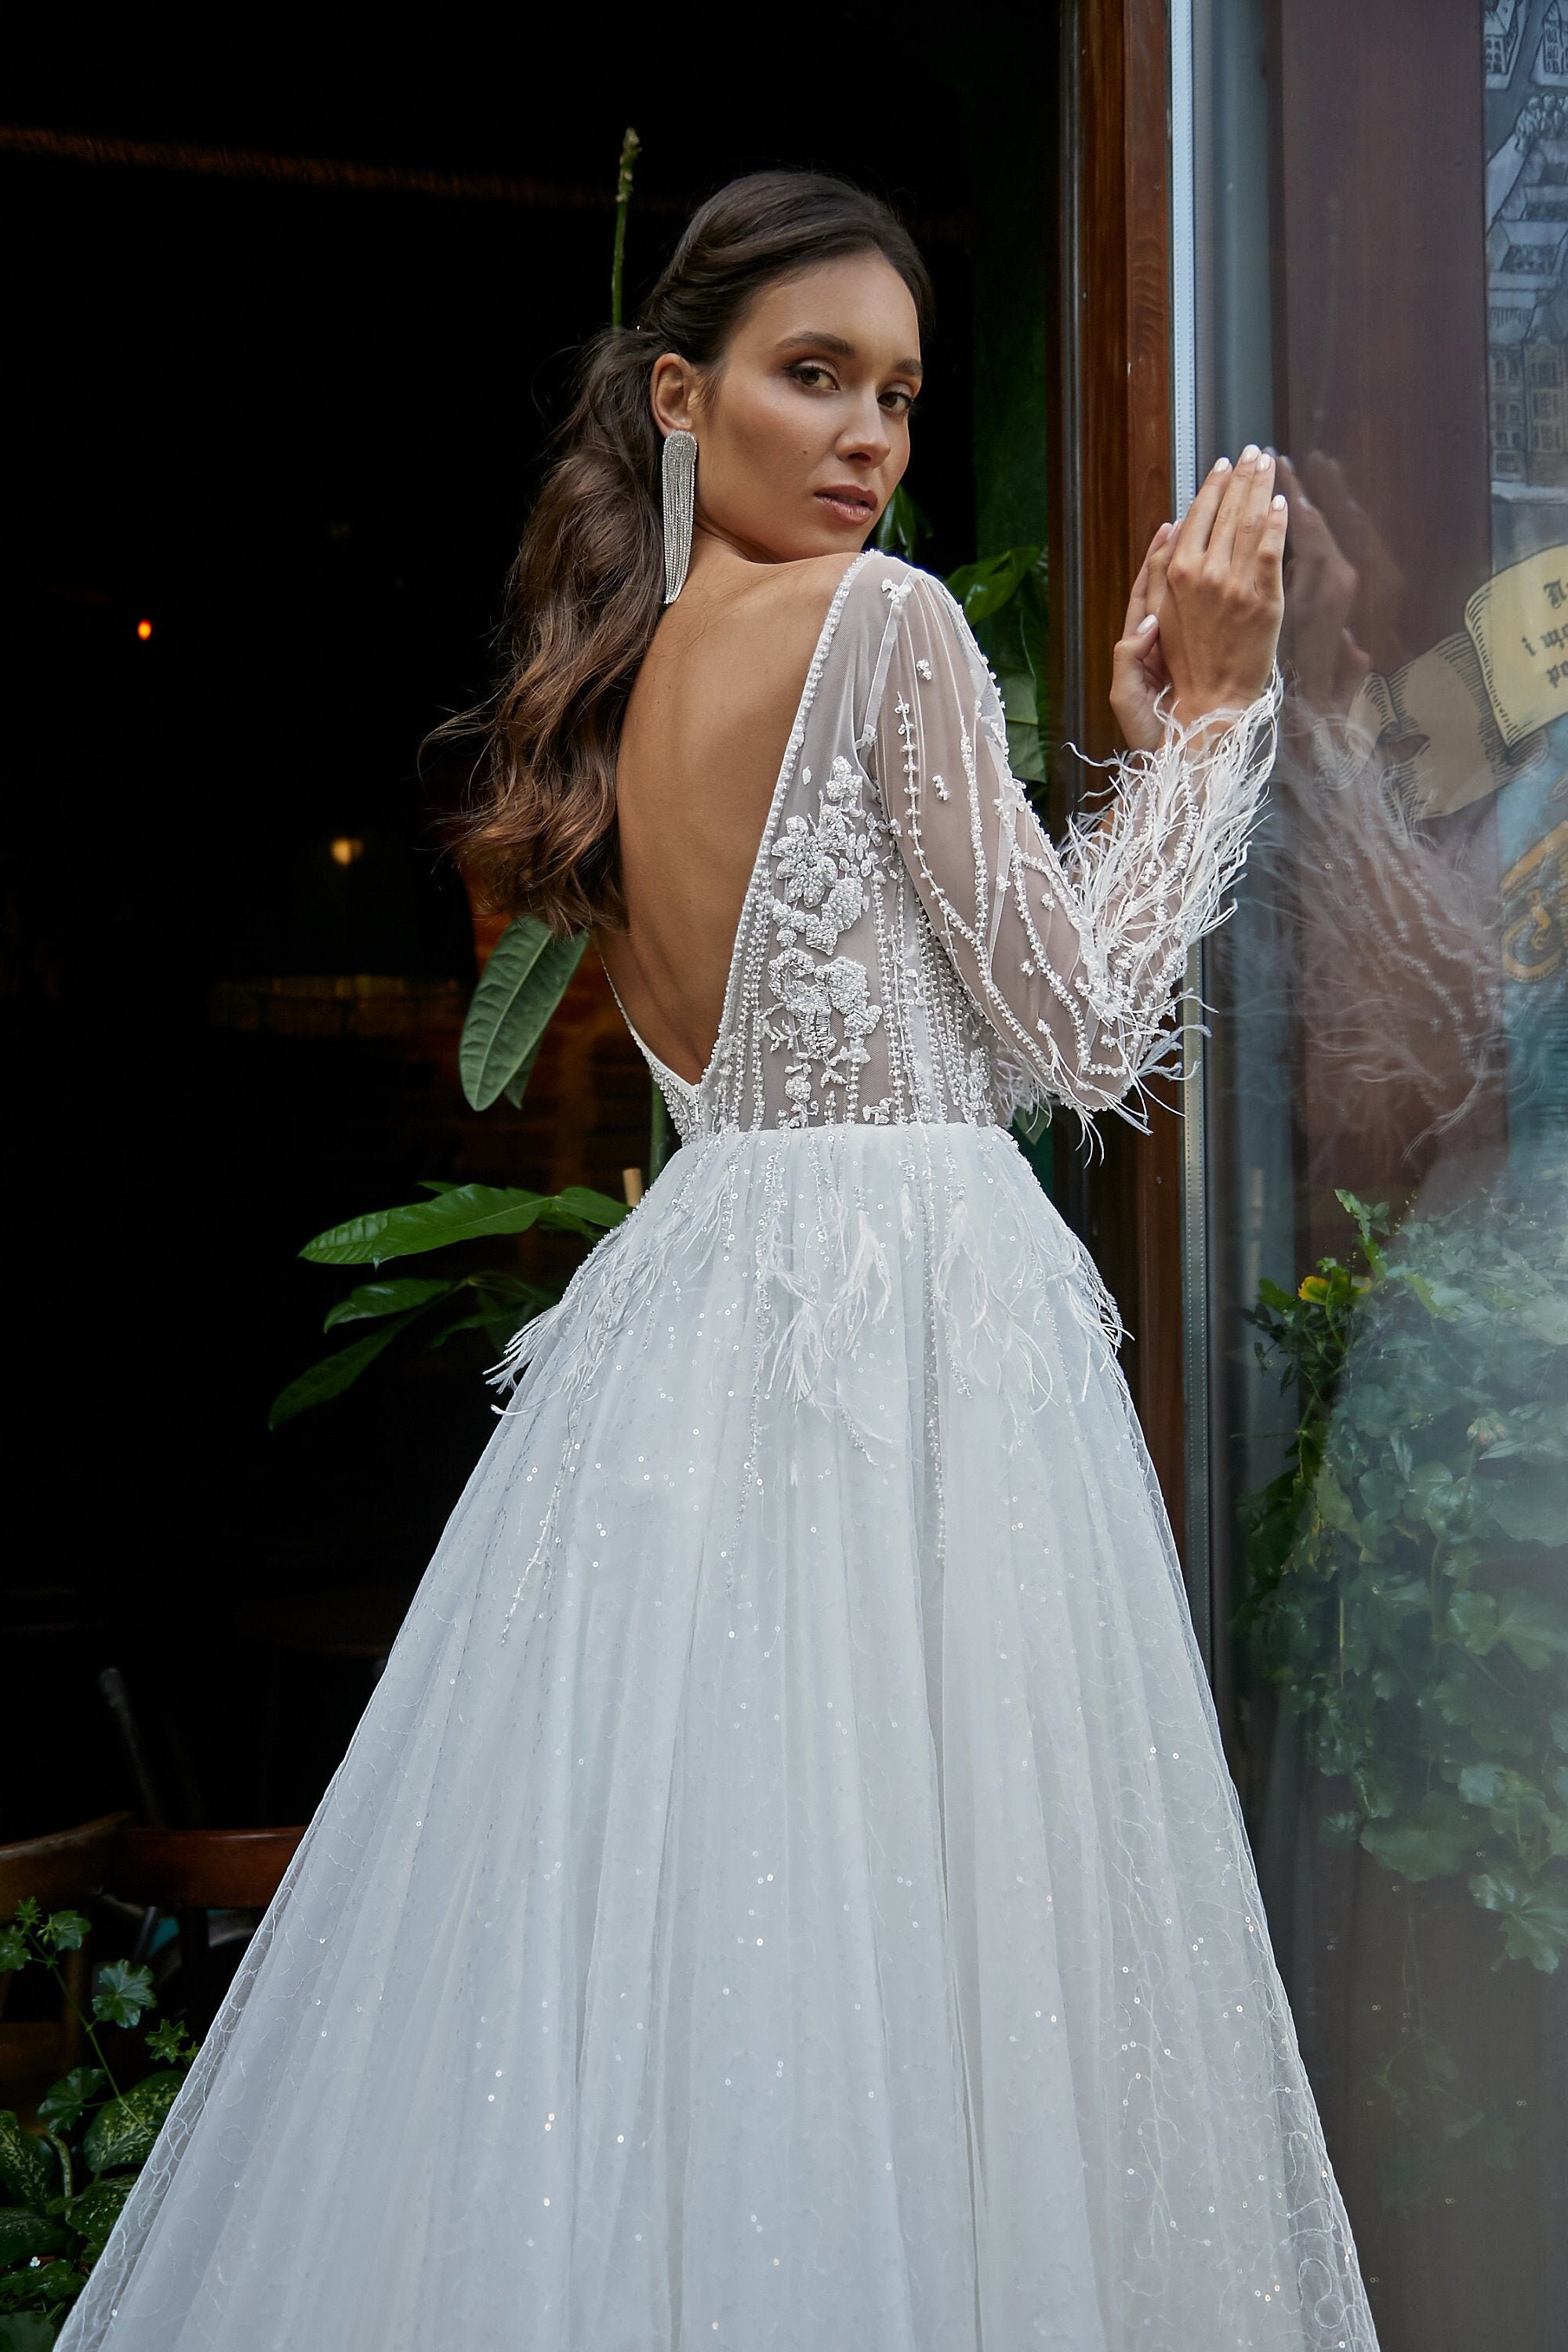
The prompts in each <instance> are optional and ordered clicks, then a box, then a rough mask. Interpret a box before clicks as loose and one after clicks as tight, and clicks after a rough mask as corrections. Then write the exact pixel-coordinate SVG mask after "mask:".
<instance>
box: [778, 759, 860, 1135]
mask: <svg viewBox="0 0 1568 2352" xmlns="http://www.w3.org/2000/svg"><path fill="white" fill-rule="evenodd" d="M865 781H866V780H865V777H864V776H863V775H862V774H861V772H860V771H859V770H858V768H856V767H855V766H854V765H853V763H852V762H851V761H849V760H847V759H846V758H845V756H844V755H843V753H842V752H840V753H839V754H838V755H837V757H836V758H835V760H834V761H833V764H832V767H831V768H830V769H829V771H828V774H827V782H826V784H825V785H824V786H823V787H822V789H821V791H820V792H819V793H818V794H817V814H816V816H815V817H807V816H801V815H795V816H792V817H790V818H789V819H788V821H787V822H786V824H784V828H783V831H782V832H781V834H780V835H779V838H778V840H777V841H776V842H775V843H774V844H773V851H772V856H773V863H774V865H775V866H776V867H777V875H776V877H775V882H776V887H775V889H774V892H773V901H772V914H773V937H774V943H775V945H776V948H777V950H778V952H777V953H776V954H774V955H773V957H772V958H771V959H770V961H769V963H768V968H767V970H768V983H769V986H770V987H771V988H772V990H773V1003H772V1004H770V1005H768V1006H767V1007H765V1008H764V1010H763V1034H764V1036H765V1037H766V1039H767V1041H768V1043H769V1045H771V1046H775V1047H776V1046H781V1045H782V1046H783V1047H784V1049H785V1050H786V1052H787V1054H788V1055H789V1060H788V1062H787V1064H786V1076H785V1081H784V1093H785V1095H786V1096H787V1097H788V1098H789V1102H790V1105H791V1112H790V1124H791V1125H793V1126H795V1127H804V1126H805V1125H806V1124H807V1123H808V1122H809V1120H810V1118H811V1117H812V1114H813V1112H814V1111H816V1110H818V1109H820V1112H821V1115H822V1116H823V1117H824V1118H845V1117H847V1118H854V1117H855V1115H856V1103H857V1097H858V1087H859V1071H860V1067H861V1066H862V1065H863V1064H864V1063H865V1062H867V1061H868V1060H869V1058H870V1056H869V1055H868V1053H867V1050H866V1043H865V1041H866V1039H867V1038H868V1036H869V1035H870V1034H871V1033H872V1031H873V1030H874V1029H875V1028H876V1026H877V1024H878V1023H879V1021H880V1019H881V1017H882V1008H881V1006H880V1005H879V1004H873V1003H872V1002H871V994H870V980H869V976H868V971H867V969H866V966H865V965H864V964H863V963H861V962H859V961H857V960H856V959H855V958H854V957H851V956H841V955H837V954H835V953H834V950H835V949H836V948H837V945H838V941H839V940H840V938H841V937H842V936H843V934H844V933H845V932H846V931H847V930H848V929H850V927H851V926H852V925H853V924H855V923H857V922H858V921H859V919H860V917H861V916H862V915H863V914H864V913H865V912H866V911H867V909H868V907H869V906H870V904H871V887H868V886H880V885H881V884H882V883H884V882H885V881H886V879H887V877H888V875H889V872H890V870H891V863H892V841H891V835H890V834H889V828H888V825H887V823H886V821H885V820H884V819H883V818H882V817H881V816H880V815H879V814H876V813H874V812H873V811H871V810H869V809H868V807H867V805H866V802H865V798H864V785H865ZM801 782H802V783H803V784H806V785H809V784H810V782H811V771H810V770H809V769H805V770H803V771H802V774H801ZM819 1093H820V1095H821V1096H822V1097H824V1099H823V1100H822V1101H821V1103H820V1104H819V1103H818V1095H819ZM840 1095H842V1097H843V1100H842V1104H841V1103H840V1101H839V1099H838V1097H839V1096H840Z"/></svg>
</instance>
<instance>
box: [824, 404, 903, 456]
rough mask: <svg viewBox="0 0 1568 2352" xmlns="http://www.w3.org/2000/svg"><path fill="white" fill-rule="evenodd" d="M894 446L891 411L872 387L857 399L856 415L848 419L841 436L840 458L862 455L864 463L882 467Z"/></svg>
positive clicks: (839, 444) (839, 437) (838, 452)
mask: <svg viewBox="0 0 1568 2352" xmlns="http://www.w3.org/2000/svg"><path fill="white" fill-rule="evenodd" d="M892 446H893V444H892V438H891V436H890V435H889V431H888V418H887V412H886V411H885V409H884V408H883V406H882V404H881V402H880V401H879V399H878V398H877V395H876V394H875V392H874V391H871V390H869V389H868V391H867V392H866V393H865V394H864V395H863V397H862V398H861V399H859V400H858V401H857V402H856V404H855V409H854V414H853V415H851V416H850V417H849V418H848V419H847V422H846V424H845V426H844V430H843V431H842V432H841V433H840V435H839V436H838V449H837V454H838V456H839V457H858V458H860V459H861V460H862V462H864V463H867V464H869V465H873V466H879V465H881V464H882V462H883V460H884V459H885V458H886V457H887V456H888V454H889V451H890V450H891V448H892Z"/></svg>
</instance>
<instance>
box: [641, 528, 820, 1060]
mask: <svg viewBox="0 0 1568 2352" xmlns="http://www.w3.org/2000/svg"><path fill="white" fill-rule="evenodd" d="M846 570H847V563H846V561H845V559H844V557H843V556H841V555H827V556H812V557H809V558H807V559H805V561H803V562H794V563H768V564H759V563H749V562H745V561H744V560H743V559H742V557H740V556H737V555H734V554H732V553H731V551H729V550H728V549H724V550H721V551H715V553H714V555H713V556H712V558H711V559H710V562H708V563H706V564H704V565H703V567H702V569H701V571H700V572H699V573H695V574H694V575H693V576H692V578H691V579H690V580H689V582H688V583H687V585H686V587H685V588H684V589H683V590H682V591H681V593H680V596H679V599H678V600H677V602H676V603H675V604H671V605H670V606H669V607H668V610H667V611H666V612H665V614H664V615H663V617H662V618H661V620H660V622H659V625H658V629H657V631H656V632H655V635H654V640H653V643H652V645H651V646H649V648H648V651H647V655H646V656H644V659H643V665H642V667H641V669H640V670H639V671H638V673H637V682H636V684H635V686H634V687H633V688H632V694H631V699H630V702H629V703H628V705H627V708H626V723H625V725H624V727H623V729H622V730H621V743H620V751H619V757H618V760H617V763H616V812H617V816H618V821H619V830H620V862H621V887H622V890H623V893H624V895H625V900H626V929H625V930H610V929H600V930H598V931H597V932H595V940H594V943H595V947H596V948H597V949H598V951H599V954H600V957H601V958H602V960H603V962H604V965H605V971H607V972H608V973H609V975H610V979H611V982H612V983H613V985H614V987H615V989H616V993H617V995H618V996H619V997H620V1000H621V1002H622V1003H623V1004H624V1005H625V1007H626V1014H627V1017H628V1019H629V1020H630V1021H631V1023H632V1024H633V1026H634V1027H635V1028H636V1029H637V1032H638V1033H639V1034H640V1035H641V1036H642V1037H644V1038H645V1039H646V1040H647V1044H648V1045H650V1046H651V1047H652V1049H653V1051H654V1052H655V1053H656V1054H657V1055H658V1057H659V1059H660V1060H661V1061H662V1062H666V1063H668V1066H669V1067H670V1068H671V1069H672V1070H673V1071H675V1073H676V1074H677V1076H680V1077H684V1078H688V1079H689V1080H691V1081H692V1082H693V1083H695V1082H696V1080H697V1079H698V1078H699V1077H700V1076H701V1075H702V1071H703V1069H704V1067H705V1066H706V1065H707V1062H708V1059H709V1056H710V1054H711V1052H712V1049H713V1044H714V1040H715V1038H716V1037H717V1035H718V1033H719V1024H720V1019H721V1014H722V1012H723V1006H724V988H725V982H726V981H727V979H728V977H729V970H730V959H731V950H732V948H733V945H734V940H735V933H736V929H737V927H738V925H739V923H740V919H741V908H742V903H743V901H744V899H745V896H746V886H747V884H748V882H749V881H750V879H751V876H752V866H754V864H755V862H756V855H757V847H758V844H759V842H760V841H761V838H762V834H763V826H764V825H765V824H766V822H767V814H768V807H769V803H770V802H771V801H772V799H773V787H774V785H775V783H776V782H777V781H778V774H779V770H780V767H781V765H782V763H783V760H784V751H785V749H786V746H787V743H788V740H789V733H790V729H791V726H792V724H793V722H794V719H795V710H796V708H797V706H798V704H799V702H800V698H801V692H802V688H803V687H804V685H805V675H806V671H807V668H808V667H809V666H810V663H811V656H812V653H813V650H814V648H815V646H816V641H817V638H818V635H820V632H821V629H822V625H823V621H824V617H825V615H826V612H827V609H828V606H829V605H830V604H831V603H832V601H833V593H834V591H835V589H836V588H837V585H838V583H839V581H840V580H841V579H842V577H843V575H844V572H845V571H846Z"/></svg>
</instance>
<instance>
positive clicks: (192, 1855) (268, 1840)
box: [107, 1821, 305, 2041]
mask: <svg viewBox="0 0 1568 2352" xmlns="http://www.w3.org/2000/svg"><path fill="white" fill-rule="evenodd" d="M304 1834H305V1825H304V1823H303V1822H297V1823H295V1824H293V1825H291V1826H289V1827H288V1828H283V1829H257V1830H172V1829H149V1828H146V1827H144V1826H143V1825H142V1824H141V1823H139V1822H129V1821H128V1822H125V1823H124V1824H123V1825H122V1826H121V1829H120V1831H119V1832H118V1834H117V1836H116V1839H115V1843H114V1852H113V1855H112V1858H111V1861H110V1867H109V1878H108V1884H107V1891H108V1892H109V1893H110V1894H113V1895H118V1896H119V1898H120V1900H121V1902H124V1903H135V1904H139V1905H141V1906H143V1907H145V1908H146V1909H148V1910H157V1911H161V1912H163V1913H166V1914H171V1915H172V1916H174V1918H175V1919H176V1920H177V1921H178V1923H179V1931H180V1963H181V1969H182V1972H183V1975H184V1995H183V2004H182V2005H183V2006H184V2011H185V2022H186V2024H187V2026H188V2027H189V2029H190V2031H191V2032H193V2033H194V2034H195V2036H196V2038H197V2039H198V2041H199V2040H200V2038H201V2036H202V2035H203V2034H204V2033H205V2032H206V2030H207V2027H208V2026H209V2025H210V2024H211V2023H212V2021H213V2017H214V2015H215V2013H216V2010H217V2005H218V2002H219V2000H221V1999H222V1997H223V1992H224V1989H225V1981H226V1980H225V1979H223V1978H222V1975H221V1972H220V1969H219V1968H218V1965H217V1962H216V1948H217V1943H218V1941H219V1938H218V1937H217V1936H216V1934H215V1926H216V1922H215V1917H214V1915H215V1913H219V1914H220V1913H222V1912H225V1911H240V1912H245V1911H253V1912H255V1914H256V1920H253V1921H251V1922H250V1925H249V1927H246V1926H245V1925H244V1923H243V1922H241V1923H237V1924H238V1926H239V1934H240V1937H241V1938H242V1939H243V1941H244V1942H248V1941H249V1938H250V1933H251V1931H252V1930H253V1929H254V1927H255V1925H256V1921H257V1920H259V1918H260V1916H261V1914H262V1912H263V1911H265V1910H266V1908H267V1906H268V1904H269V1903H270V1902H271V1900H272V1897H273V1896H274V1895H276V1894H277V1892H278V1888H279V1882H280V1881H281V1879H282V1876H283V1873H284V1872H285V1871H286V1870H287V1869H288V1867H289V1862H290V1860H291V1859H292V1857H293V1853H294V1849H295V1847H296V1846H297V1845H298V1844H299V1843H300V1839H301V1838H302V1837H303V1836H304ZM221 1940H223V1941H226V1942H227V1941H233V1940H235V1938H234V1937H233V1935H232V1934H230V1935H228V1936H226V1937H223V1938H222V1939H221ZM231 1973H232V1971H231Z"/></svg>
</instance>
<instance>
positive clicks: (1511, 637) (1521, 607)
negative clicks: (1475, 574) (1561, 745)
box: [1465, 547, 1568, 747]
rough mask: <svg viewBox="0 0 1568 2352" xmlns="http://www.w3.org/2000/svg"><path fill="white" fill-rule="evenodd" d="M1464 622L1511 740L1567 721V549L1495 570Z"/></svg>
mask: <svg viewBox="0 0 1568 2352" xmlns="http://www.w3.org/2000/svg"><path fill="white" fill-rule="evenodd" d="M1465 627H1466V629H1467V630H1468V634H1469V638H1470V642H1471V644H1472V645H1473V646H1475V649H1476V653H1477V656H1478V657H1479V661H1480V665H1481V675H1482V677H1484V678H1485V680H1486V688H1487V694H1488V697H1489V700H1490V702H1491V706H1492V709H1493V710H1494V711H1495V712H1496V714H1497V722H1498V726H1499V728H1500V730H1501V733H1502V740H1503V741H1504V742H1505V743H1507V744H1509V745H1510V747H1511V746H1512V745H1513V744H1515V743H1519V742H1521V741H1522V740H1523V739H1524V737H1525V736H1527V735H1533V734H1534V733H1535V731H1536V730H1537V729H1538V728H1542V727H1550V726H1551V724H1552V720H1553V719H1563V718H1568V547H1548V548H1544V549H1542V552H1541V553H1540V554H1539V555H1530V556H1526V558H1525V560H1524V562H1522V563H1510V565H1509V567H1508V569H1507V571H1506V572H1495V573H1494V574H1493V576H1492V577H1491V579H1489V581H1488V582H1487V583H1486V586H1485V587H1484V588H1478V589H1477V591H1476V593H1475V594H1474V595H1473V596H1472V597H1471V598H1470V601H1469V603H1468V604H1467V605H1466V606H1465Z"/></svg>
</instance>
